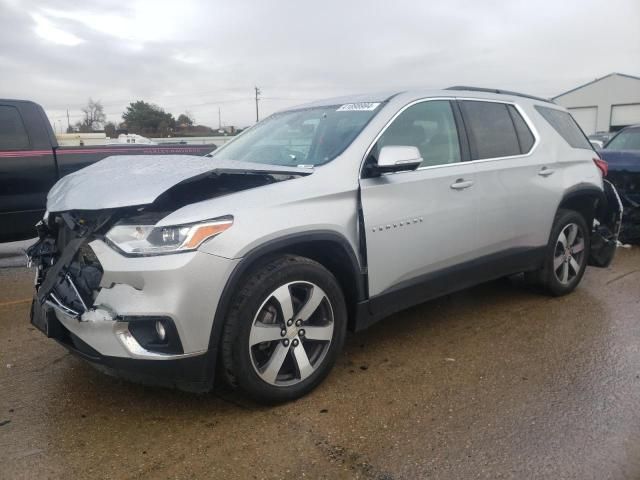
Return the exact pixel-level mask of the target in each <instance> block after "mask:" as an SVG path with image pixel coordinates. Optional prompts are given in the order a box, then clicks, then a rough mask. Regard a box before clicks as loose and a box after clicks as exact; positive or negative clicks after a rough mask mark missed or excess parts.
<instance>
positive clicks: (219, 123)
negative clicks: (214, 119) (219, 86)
mask: <svg viewBox="0 0 640 480" xmlns="http://www.w3.org/2000/svg"><path fill="white" fill-rule="evenodd" d="M221 128H222V117H220V107H218V130H220V129H221Z"/></svg>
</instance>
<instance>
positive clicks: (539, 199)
mask: <svg viewBox="0 0 640 480" xmlns="http://www.w3.org/2000/svg"><path fill="white" fill-rule="evenodd" d="M604 175H606V163H604V162H603V161H602V160H601V159H600V158H599V157H598V155H597V153H596V152H594V150H593V149H592V147H591V145H590V143H589V141H588V140H587V138H586V137H585V136H584V134H583V133H582V131H581V130H580V128H579V127H578V126H577V124H576V123H575V122H574V121H573V119H572V118H571V116H570V115H569V114H568V113H567V111H566V110H564V109H563V108H561V107H559V106H557V105H555V104H553V103H551V102H549V101H547V100H545V99H541V98H535V97H530V96H527V95H522V94H517V93H514V92H502V91H497V90H485V89H474V88H468V87H453V88H451V89H446V90H441V91H416V92H401V93H386V94H377V95H373V94H371V95H361V96H352V97H346V98H339V99H332V100H326V101H320V102H316V103H312V104H308V105H304V106H301V107H298V108H294V109H290V110H287V111H283V112H280V113H277V114H275V115H272V116H271V117H269V118H267V119H266V120H264V121H262V122H260V123H258V124H257V125H255V126H254V127H252V128H250V129H249V130H247V131H246V132H244V133H242V134H241V135H239V136H238V137H237V138H235V139H234V140H233V141H231V142H230V143H228V144H227V145H225V146H224V147H223V148H220V149H219V150H217V151H216V152H215V153H214V154H212V155H211V156H210V157H190V156H165V157H160V156H149V157H143V156H135V157H132V156H116V157H110V158H107V159H105V160H103V161H101V162H99V163H97V164H94V165H91V166H89V167H87V168H85V169H83V170H80V171H78V172H76V173H73V174H71V175H68V176H67V177H65V178H63V179H61V180H60V181H59V182H58V183H57V184H56V185H55V186H54V188H53V189H52V190H51V192H50V193H49V196H48V212H47V214H46V215H45V218H44V220H43V221H42V222H41V223H40V224H39V225H38V229H39V234H40V241H39V242H38V243H37V244H36V245H35V246H34V247H32V248H31V249H30V251H29V255H30V257H31V259H32V261H33V263H34V264H35V265H37V270H38V273H37V279H36V287H37V291H36V294H35V297H34V302H33V308H32V320H31V321H32V323H33V324H34V325H36V326H37V327H38V328H40V329H41V330H42V331H43V332H45V333H46V334H47V335H48V336H49V337H52V338H54V339H56V340H58V341H59V342H60V343H62V344H63V345H64V346H66V347H67V348H69V349H70V350H72V351H73V352H76V353H77V354H79V355H80V356H81V357H83V358H85V359H86V360H88V361H90V362H91V363H93V364H95V365H98V366H100V367H101V368H102V369H104V370H106V371H109V372H113V373H116V374H118V375H121V376H126V377H128V378H131V379H134V380H140V381H145V382H149V381H151V382H153V383H161V384H165V385H171V386H178V387H180V388H185V389H189V390H197V391H203V390H208V389H210V388H212V386H213V381H214V377H215V376H216V373H217V374H218V375H219V376H220V375H221V376H222V377H224V379H226V381H227V382H228V383H229V384H230V385H232V386H234V387H239V388H240V389H241V390H243V391H244V392H246V393H247V394H249V395H251V396H252V397H254V398H256V399H257V400H259V401H264V402H278V401H286V400H290V399H294V398H297V397H299V396H301V395H303V394H305V393H307V392H309V391H310V390H311V389H313V388H314V387H315V386H316V385H318V384H319V383H320V382H321V381H322V380H323V378H324V377H326V375H327V374H328V373H329V371H330V369H331V367H332V365H333V364H334V362H335V360H336V357H337V356H338V354H339V352H340V349H341V347H342V346H343V343H344V339H345V335H346V332H347V330H348V329H349V330H352V331H358V330H360V329H363V328H365V327H367V326H369V325H371V324H372V323H374V322H376V321H378V320H380V319H381V318H383V317H385V316H388V315H390V314H392V313H394V312H397V311H399V310H401V309H404V308H407V307H409V306H412V305H415V304H418V303H420V302H424V301H425V300H428V299H431V298H434V297H436V296H440V295H445V294H448V293H450V292H454V291H456V290H460V289H463V288H466V287H469V286H471V285H475V284H477V283H480V282H485V281H488V280H492V279H495V278H498V277H503V276H506V275H512V274H517V273H521V272H524V274H525V276H526V278H527V279H528V280H529V281H530V282H531V283H535V284H537V285H539V286H540V287H542V288H543V289H544V290H546V291H547V292H549V293H550V294H552V295H564V294H566V293H569V292H571V291H572V290H573V289H574V288H576V286H577V285H578V283H579V282H580V279H581V278H582V276H583V274H584V271H585V268H586V266H587V265H588V264H591V265H596V266H600V267H602V266H606V265H608V264H609V262H611V260H612V258H613V255H614V251H615V245H616V238H617V232H618V228H619V222H620V216H621V207H620V204H619V201H618V199H617V194H616V192H615V190H614V189H613V187H612V186H611V185H610V184H608V183H607V182H606V181H603V176H604Z"/></svg>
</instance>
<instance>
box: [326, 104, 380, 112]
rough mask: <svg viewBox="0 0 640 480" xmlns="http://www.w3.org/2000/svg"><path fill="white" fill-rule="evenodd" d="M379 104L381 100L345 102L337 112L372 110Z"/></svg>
mask: <svg viewBox="0 0 640 480" xmlns="http://www.w3.org/2000/svg"><path fill="white" fill-rule="evenodd" d="M378 105H380V102H378V103H372V102H360V103H345V104H344V105H342V106H341V107H340V108H338V109H337V110H336V112H370V111H371V110H375V109H376V108H378Z"/></svg>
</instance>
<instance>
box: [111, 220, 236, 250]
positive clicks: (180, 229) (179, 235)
mask: <svg viewBox="0 0 640 480" xmlns="http://www.w3.org/2000/svg"><path fill="white" fill-rule="evenodd" d="M232 225H233V217H230V216H229V217H222V218H216V219H213V220H208V221H205V222H199V223H190V224H185V225H171V226H164V227H156V226H155V225H140V224H131V223H125V222H120V223H117V224H116V225H114V226H113V227H112V228H111V230H109V232H107V235H106V239H107V241H108V242H109V243H110V244H111V245H112V246H114V247H115V248H117V249H118V250H120V251H121V252H122V253H124V254H125V255H131V256H144V255H162V254H168V253H178V252H188V251H192V250H196V249H197V248H198V247H199V246H200V245H201V244H202V242H204V241H205V240H208V239H210V238H213V237H215V236H216V235H220V234H221V233H222V232H224V231H225V230H227V229H228V228H230V227H231V226H232Z"/></svg>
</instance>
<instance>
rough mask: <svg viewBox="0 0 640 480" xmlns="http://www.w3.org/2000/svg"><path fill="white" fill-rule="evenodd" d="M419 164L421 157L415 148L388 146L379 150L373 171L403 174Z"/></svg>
mask: <svg viewBox="0 0 640 480" xmlns="http://www.w3.org/2000/svg"><path fill="white" fill-rule="evenodd" d="M421 163H422V157H421V156H420V150H418V148H417V147H409V146H400V145H389V146H386V147H382V148H381V149H380V153H379V154H378V163H377V164H376V165H375V167H374V169H375V170H376V171H377V172H378V173H390V172H405V171H407V170H415V169H416V168H418V165H420V164H421Z"/></svg>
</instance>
